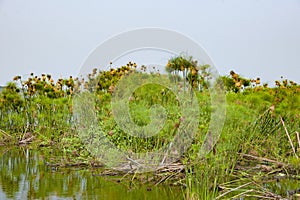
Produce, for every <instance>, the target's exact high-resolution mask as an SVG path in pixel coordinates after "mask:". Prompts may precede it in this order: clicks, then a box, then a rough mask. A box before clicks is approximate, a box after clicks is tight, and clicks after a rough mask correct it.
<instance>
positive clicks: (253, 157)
mask: <svg viewBox="0 0 300 200" xmlns="http://www.w3.org/2000/svg"><path fill="white" fill-rule="evenodd" d="M238 154H239V155H241V156H243V157H248V158H251V159H254V160H258V161H261V162H269V163H274V164H276V165H278V166H288V165H287V164H285V163H282V162H279V161H276V160H271V159H268V158H263V157H257V156H253V155H250V154H244V153H238Z"/></svg>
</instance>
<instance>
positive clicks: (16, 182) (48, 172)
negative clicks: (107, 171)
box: [0, 147, 183, 200]
mask: <svg viewBox="0 0 300 200" xmlns="http://www.w3.org/2000/svg"><path fill="white" fill-rule="evenodd" d="M52 153H53V152H52ZM54 156H55V154H54ZM100 173H101V169H92V170H88V169H86V168H82V167H81V168H74V167H72V168H58V169H56V168H55V167H51V166H49V165H47V164H46V163H45V160H44V155H43V154H42V153H39V152H37V151H34V150H30V149H26V148H17V149H16V148H13V149H7V147H6V148H3V147H0V199H22V200H23V199H108V200H109V199H114V200H116V199H182V198H183V197H182V191H181V189H180V188H178V187H170V186H166V185H165V186H164V185H159V186H156V187H153V186H152V187H149V185H148V186H133V187H132V186H129V185H128V184H127V183H124V182H123V181H122V182H118V180H119V179H120V177H116V176H114V177H107V176H106V177H103V176H99V174H100Z"/></svg>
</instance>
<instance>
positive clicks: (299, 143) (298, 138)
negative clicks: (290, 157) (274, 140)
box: [296, 131, 300, 149]
mask: <svg viewBox="0 0 300 200" xmlns="http://www.w3.org/2000/svg"><path fill="white" fill-rule="evenodd" d="M296 136H297V141H298V147H299V149H300V137H299V132H298V131H296Z"/></svg>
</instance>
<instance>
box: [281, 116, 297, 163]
mask: <svg viewBox="0 0 300 200" xmlns="http://www.w3.org/2000/svg"><path fill="white" fill-rule="evenodd" d="M280 121H281V123H282V125H283V128H284V130H285V133H286V135H287V137H288V139H289V142H290V144H291V146H292V149H293V152H294V154H295V157H296V158H297V159H298V158H299V157H298V155H297V154H296V150H295V147H294V145H293V142H292V139H291V137H290V134H289V132H288V130H287V128H286V126H285V124H284V121H283V119H282V117H280Z"/></svg>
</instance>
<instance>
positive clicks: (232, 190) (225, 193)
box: [216, 182, 252, 199]
mask: <svg viewBox="0 0 300 200" xmlns="http://www.w3.org/2000/svg"><path fill="white" fill-rule="evenodd" d="M251 183H252V182H249V183H246V184H243V185H240V186H238V187H236V188H233V189H231V190H229V191H227V192H224V193H223V194H221V195H219V196H217V197H216V199H220V198H221V197H224V196H225V195H227V194H229V193H230V192H234V191H236V190H238V189H240V188H242V187H245V186H247V185H250V184H251Z"/></svg>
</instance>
